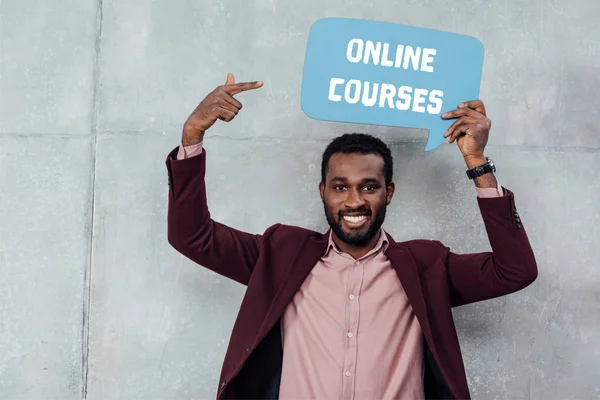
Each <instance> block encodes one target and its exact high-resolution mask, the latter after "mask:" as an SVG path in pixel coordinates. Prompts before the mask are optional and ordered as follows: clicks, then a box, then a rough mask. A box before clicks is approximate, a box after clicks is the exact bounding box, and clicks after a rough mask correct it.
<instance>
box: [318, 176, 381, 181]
mask: <svg viewBox="0 0 600 400" xmlns="http://www.w3.org/2000/svg"><path fill="white" fill-rule="evenodd" d="M329 181H330V182H334V181H340V182H348V179H346V178H342V177H339V176H336V177H333V178H331V179H330V180H329ZM361 183H379V179H377V178H364V179H363V180H362V181H361Z"/></svg>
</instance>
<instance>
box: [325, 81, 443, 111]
mask: <svg viewBox="0 0 600 400" xmlns="http://www.w3.org/2000/svg"><path fill="white" fill-rule="evenodd" d="M340 85H341V86H343V87H344V95H343V96H342V95H341V94H337V93H336V91H337V92H340V89H341V88H337V87H338V86H340ZM443 97H444V92H443V91H441V90H437V89H436V90H431V91H429V90H428V89H423V88H413V87H411V86H407V85H403V86H400V87H397V86H396V85H393V84H390V83H377V82H362V81H360V80H358V79H351V80H348V81H345V80H344V79H342V78H332V79H331V80H330V81H329V96H328V99H329V101H335V102H338V101H342V100H343V101H345V102H346V103H349V104H357V103H359V102H360V103H361V104H362V105H363V106H365V107H373V106H374V105H375V104H377V105H378V106H379V107H382V108H383V107H389V108H391V109H397V110H400V111H412V112H417V113H428V114H439V113H440V112H441V110H442V106H443Z"/></svg>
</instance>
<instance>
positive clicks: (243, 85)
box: [224, 81, 263, 96]
mask: <svg viewBox="0 0 600 400" xmlns="http://www.w3.org/2000/svg"><path fill="white" fill-rule="evenodd" d="M262 85H263V81H254V82H240V83H234V84H231V85H225V87H224V90H225V91H226V92H227V93H229V94H230V95H232V96H233V95H235V94H238V93H240V92H245V91H247V90H254V89H258V88H260V87H261V86H262Z"/></svg>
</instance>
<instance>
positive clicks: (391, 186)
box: [385, 182, 396, 205]
mask: <svg viewBox="0 0 600 400" xmlns="http://www.w3.org/2000/svg"><path fill="white" fill-rule="evenodd" d="M395 190H396V185H394V182H392V183H390V184H389V185H388V186H387V194H386V199H385V203H386V204H387V205H390V203H391V202H392V197H393V196H394V191H395Z"/></svg>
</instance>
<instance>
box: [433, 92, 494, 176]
mask: <svg viewBox="0 0 600 400" xmlns="http://www.w3.org/2000/svg"><path fill="white" fill-rule="evenodd" d="M442 118H444V119H450V118H458V119H457V120H456V121H455V122H454V123H453V124H452V125H451V126H450V128H448V130H447V131H446V132H445V133H444V136H445V137H449V138H450V139H449V140H448V143H453V142H455V141H456V144H457V145H458V148H459V149H460V151H461V153H462V155H463V157H464V158H465V161H467V163H468V164H469V163H471V162H478V161H480V160H484V161H483V162H484V163H485V157H484V155H483V151H484V149H485V145H486V144H487V141H488V136H489V134H490V127H491V126H492V121H490V120H489V119H488V118H487V116H486V114H485V106H484V105H483V102H482V101H481V100H472V101H467V102H465V103H461V104H459V105H458V109H456V110H452V111H449V112H447V113H444V114H442ZM475 166H477V165H475Z"/></svg>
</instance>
